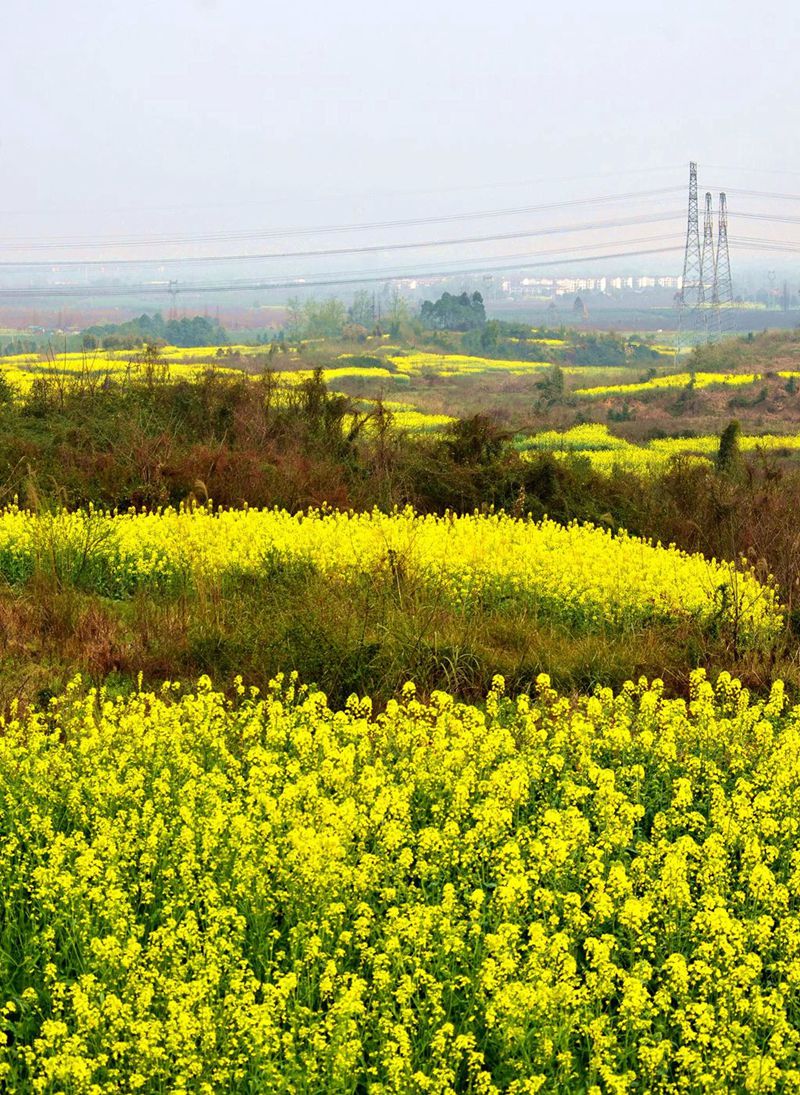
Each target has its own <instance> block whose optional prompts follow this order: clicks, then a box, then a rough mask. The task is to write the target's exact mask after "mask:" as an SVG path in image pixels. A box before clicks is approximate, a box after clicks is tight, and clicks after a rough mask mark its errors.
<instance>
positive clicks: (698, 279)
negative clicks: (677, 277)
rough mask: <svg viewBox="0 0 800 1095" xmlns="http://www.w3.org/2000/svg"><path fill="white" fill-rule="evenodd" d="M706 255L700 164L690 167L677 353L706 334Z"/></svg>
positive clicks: (679, 301)
mask: <svg viewBox="0 0 800 1095" xmlns="http://www.w3.org/2000/svg"><path fill="white" fill-rule="evenodd" d="M704 300H705V288H704V285H703V256H702V252H701V250H700V212H699V209H698V205H697V164H696V163H695V162H694V161H692V162H691V163H690V164H689V215H688V220H687V225H686V251H685V253H684V257H683V278H682V280H681V291H680V295H679V297H678V340H677V350H680V349H681V347H682V346H684V345H687V344H688V345H693V344H694V343H695V342H697V341H698V340H699V339H700V338H701V337H702V336H703V334H704V327H705V321H704V318H703V304H704Z"/></svg>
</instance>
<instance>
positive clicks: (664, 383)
mask: <svg viewBox="0 0 800 1095" xmlns="http://www.w3.org/2000/svg"><path fill="white" fill-rule="evenodd" d="M761 379H763V378H762V374H761V373H669V374H667V375H666V376H655V377H653V378H652V379H651V380H643V381H640V382H638V383H636V384H605V385H603V386H601V387H597V388H578V389H576V391H575V395H585V396H588V397H591V398H605V397H606V396H609V395H644V394H646V393H647V392H655V391H660V390H661V389H672V388H686V387H688V386H689V385H690V384H691V385H693V386H694V387H695V388H712V387H715V386H717V385H724V386H733V387H738V386H740V385H742V384H752V383H754V382H755V381H756V380H761Z"/></svg>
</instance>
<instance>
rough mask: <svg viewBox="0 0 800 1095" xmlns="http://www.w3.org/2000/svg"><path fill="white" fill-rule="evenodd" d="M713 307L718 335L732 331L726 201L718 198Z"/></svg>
mask: <svg viewBox="0 0 800 1095" xmlns="http://www.w3.org/2000/svg"><path fill="white" fill-rule="evenodd" d="M714 307H715V310H716V312H717V322H718V327H719V331H720V334H727V333H728V332H730V331H732V330H733V280H732V279H731V256H730V252H729V250H728V199H727V197H726V195H725V194H724V193H722V194H720V196H719V225H718V229H717V254H716V258H715V260H714Z"/></svg>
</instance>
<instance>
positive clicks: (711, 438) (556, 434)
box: [517, 422, 800, 475]
mask: <svg viewBox="0 0 800 1095" xmlns="http://www.w3.org/2000/svg"><path fill="white" fill-rule="evenodd" d="M738 444H739V448H740V449H741V451H742V452H765V453H766V452H772V453H785V454H787V455H788V454H791V453H795V452H797V450H798V449H800V434H744V435H742V436H741V437H740V438H739V441H738ZM517 448H518V449H519V450H520V451H521V452H522V454H523V455H529V454H534V453H540V452H550V453H552V454H553V455H554V456H556V457H558V458H559V459H568V458H569V457H571V456H580V457H585V458H586V459H588V460H589V462H590V464H591V466H592V468H594V469H595V470H596V471H600V472H603V473H605V474H610V473H611V472H612V471H614V470H616V469H619V470H623V471H630V472H633V473H635V474H639V475H650V474H658V473H659V472H663V471H664V470H665V469H666V468H667V467H668V466H669V464H670V461H671V460H672V459H673V457H681V458H683V459H688V460H691V461H693V462H703V463H706V464H707V463H708V462H709V458H713V457H714V456H716V453H717V451H718V450H719V436H718V435H716V434H713V435H706V436H702V437H665V438H659V439H656V440H653V441H649V442H647V443H645V444H641V445H638V444H636V443H634V442H632V441H626V440H625V439H624V438H622V437H616V436H615V435H614V434H612V433H611V432H610V430H609V429H608V426H605V425H603V424H602V423H597V422H590V423H586V424H584V425H581V426H573V427H572V428H571V429H569V430H564V431H560V430H544V431H542V432H540V433H537V434H533V435H531V436H529V437H523V438H520V439H518V440H517Z"/></svg>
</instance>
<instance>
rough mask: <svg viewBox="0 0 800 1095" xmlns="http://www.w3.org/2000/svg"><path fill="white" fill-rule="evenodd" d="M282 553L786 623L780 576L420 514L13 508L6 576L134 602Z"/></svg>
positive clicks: (742, 622) (727, 619)
mask: <svg viewBox="0 0 800 1095" xmlns="http://www.w3.org/2000/svg"><path fill="white" fill-rule="evenodd" d="M276 560H283V561H289V562H293V563H298V564H301V565H305V566H309V567H312V568H313V569H314V570H316V571H319V572H322V573H324V574H330V575H332V576H341V575H343V574H344V575H346V574H350V575H352V576H365V575H370V574H380V573H383V574H386V575H389V574H391V576H392V581H393V582H396V583H398V584H400V585H402V582H403V581H404V580H405V579H406V578H409V577H411V578H413V579H414V580H415V581H416V582H417V583H422V584H425V585H429V586H430V587H431V588H432V589H435V590H436V591H437V595H438V596H441V597H443V598H444V599H445V600H446V601H447V602H449V603H451V604H455V605H456V606H462V607H464V608H465V609H469V607H470V606H472V605H476V604H480V605H485V606H490V607H491V606H498V607H502V606H504V605H510V606H511V607H514V606H516V605H519V604H523V603H524V604H525V605H527V606H530V607H531V608H533V609H536V610H538V611H540V612H541V613H542V614H543V615H544V616H546V617H548V618H556V619H559V620H561V621H564V622H568V623H570V624H571V625H574V626H577V627H597V626H601V625H603V624H611V625H613V626H627V625H634V626H635V625H639V624H642V623H646V622H648V621H652V620H656V621H659V620H661V621H673V622H674V621H676V620H691V621H694V622H696V623H699V624H700V625H701V626H705V625H713V626H715V627H717V626H719V625H721V624H730V623H735V626H736V628H737V637H738V639H740V640H742V641H751V642H763V641H765V640H767V641H768V640H769V639H770V638H771V637H772V636H774V635H775V634H776V633H777V631H779V630H780V627H781V622H782V618H781V613H780V609H779V606H778V603H777V597H776V591H775V589H774V587H773V585H772V583H771V582H769V581H768V582H766V583H762V582H760V581H759V580H757V579H756V577H755V576H754V575H753V573H752V572H750V571H747V570H746V569H744V568H737V567H735V566H733V565H731V564H728V563H725V562H721V561H716V560H713V559H706V558H705V557H704V556H702V555H700V554H687V553H686V552H683V551H681V550H679V549H678V548H676V547H675V546H672V545H670V546H668V547H666V546H662V545H660V544H655V543H652V542H650V541H647V540H643V539H639V538H637V537H634V536H629V535H628V534H627V533H625V532H623V531H620V532H619V533H618V534H616V535H613V534H612V533H611V532H610V531H609V530H606V529H601V528H597V527H594V526H592V525H584V524H577V523H573V524H571V525H568V526H564V525H561V524H558V523H557V522H555V521H552V520H548V519H545V520H542V521H538V522H536V521H533V520H530V519H519V518H514V517H510V516H508V515H507V514H505V513H489V514H473V515H467V516H461V517H459V516H455V515H453V514H449V515H446V516H444V517H437V516H433V515H418V514H416V513H415V512H414V511H413V510H412V509H406V510H403V511H395V512H393V513H388V514H387V513H382V512H380V511H378V510H374V511H372V512H370V513H355V512H344V511H310V512H308V513H298V514H292V513H289V512H287V511H286V510H277V509H273V510H257V509H241V510H223V509H220V510H213V509H211V508H210V507H185V508H181V509H179V510H176V509H171V508H167V509H163V510H158V511H153V512H149V513H137V512H134V511H130V512H127V513H119V514H114V513H104V512H100V511H97V510H93V509H90V510H81V511H75V512H67V511H63V512H60V513H56V514H53V515H48V514H42V515H35V514H32V513H30V512H28V511H25V510H22V509H20V508H19V507H17V506H11V507H9V508H7V509H6V510H4V511H2V512H0V576H2V577H4V578H5V579H6V580H7V581H11V582H23V581H26V580H27V579H28V578H29V577H30V576H31V575H32V574H33V573H34V571H35V570H36V569H37V568H41V567H47V568H50V569H52V568H55V569H56V572H57V577H58V578H59V580H61V581H71V582H73V583H75V584H78V585H81V586H82V587H84V588H89V589H93V590H95V591H97V592H101V593H104V594H107V595H110V596H115V597H120V596H126V595H128V594H129V593H131V592H132V591H133V590H134V589H136V588H138V587H145V588H150V589H175V588H185V587H186V586H188V585H192V584H196V582H197V581H198V580H199V579H202V580H204V581H214V582H222V583H224V582H225V581H226V580H228V579H233V580H238V579H239V578H241V577H242V576H247V577H259V576H261V575H265V574H267V573H268V572H269V568H270V567H272V566H274V564H275V561H276Z"/></svg>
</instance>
